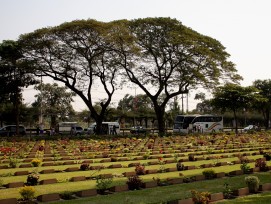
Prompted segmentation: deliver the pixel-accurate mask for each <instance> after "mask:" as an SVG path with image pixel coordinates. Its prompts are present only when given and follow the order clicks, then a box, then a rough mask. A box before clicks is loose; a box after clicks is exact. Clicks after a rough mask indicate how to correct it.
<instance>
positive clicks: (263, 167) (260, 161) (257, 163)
mask: <svg viewBox="0 0 271 204" xmlns="http://www.w3.org/2000/svg"><path fill="white" fill-rule="evenodd" d="M255 167H259V168H260V171H268V170H269V168H268V166H267V164H266V161H265V159H263V158H259V159H256V161H255Z"/></svg>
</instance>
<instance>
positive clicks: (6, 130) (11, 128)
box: [0, 125, 26, 136]
mask: <svg viewBox="0 0 271 204" xmlns="http://www.w3.org/2000/svg"><path fill="white" fill-rule="evenodd" d="M13 135H16V125H6V126H4V127H2V128H0V136H13ZM19 135H26V129H25V127H24V126H22V125H19Z"/></svg>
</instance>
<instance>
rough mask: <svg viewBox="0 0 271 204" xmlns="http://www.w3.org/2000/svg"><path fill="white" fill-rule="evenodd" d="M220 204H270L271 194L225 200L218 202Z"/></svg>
mask: <svg viewBox="0 0 271 204" xmlns="http://www.w3.org/2000/svg"><path fill="white" fill-rule="evenodd" d="M217 203H218V204H244V203H246V204H270V203H271V192H265V193H260V194H254V195H249V196H244V197H240V198H236V199H234V200H227V201H225V200H223V201H220V202H217Z"/></svg>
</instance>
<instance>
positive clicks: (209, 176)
mask: <svg viewBox="0 0 271 204" xmlns="http://www.w3.org/2000/svg"><path fill="white" fill-rule="evenodd" d="M202 174H203V175H204V176H205V178H206V179H213V178H215V170H213V169H205V170H204V171H203V172H202Z"/></svg>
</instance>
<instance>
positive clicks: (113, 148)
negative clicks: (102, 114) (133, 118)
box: [0, 132, 271, 204]
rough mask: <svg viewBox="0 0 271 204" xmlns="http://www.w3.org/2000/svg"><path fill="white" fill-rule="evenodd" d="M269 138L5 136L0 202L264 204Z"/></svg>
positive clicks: (270, 187)
mask: <svg viewBox="0 0 271 204" xmlns="http://www.w3.org/2000/svg"><path fill="white" fill-rule="evenodd" d="M270 143H271V134H270V133H268V132H252V133H247V134H240V135H235V134H230V133H227V134H226V133H218V134H212V135H188V136H179V135H172V136H167V137H157V136H154V135H148V136H147V137H145V136H140V135H138V136H137V137H130V136H126V137H120V136H115V137H112V136H111V137H109V136H101V137H72V138H68V137H56V136H54V137H14V138H8V139H5V138H1V142H0V152H1V153H0V158H1V163H0V204H3V203H46V202H50V203H204V202H205V203H209V202H217V203H244V202H253V203H257V202H258V203H265V202H266V203H267V201H268V200H270V196H271V193H270V192H269V191H271V175H270V169H271V161H270V158H271V150H270V148H271V146H270ZM254 177H257V180H256V181H257V182H256V183H257V185H258V188H257V189H255V191H254V189H252V188H251V187H250V185H249V182H248V180H249V179H255V178H254ZM253 199H254V200H253Z"/></svg>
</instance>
